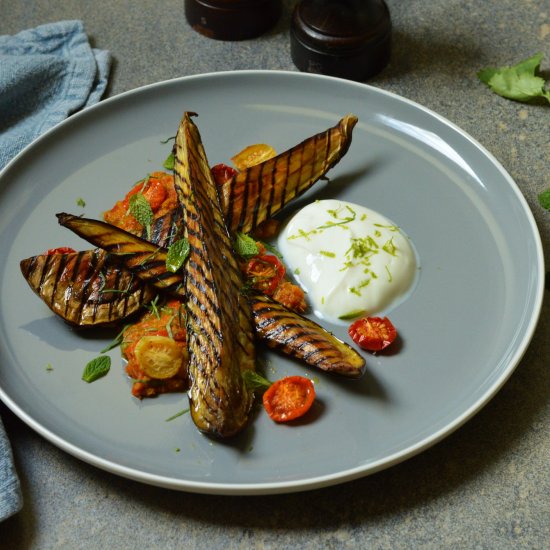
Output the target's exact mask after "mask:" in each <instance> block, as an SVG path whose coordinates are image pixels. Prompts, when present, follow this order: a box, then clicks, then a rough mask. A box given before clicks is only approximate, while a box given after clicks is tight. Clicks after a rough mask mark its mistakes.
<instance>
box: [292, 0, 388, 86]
mask: <svg viewBox="0 0 550 550" xmlns="http://www.w3.org/2000/svg"><path fill="white" fill-rule="evenodd" d="M391 27H392V25H391V18H390V12H389V9H388V7H387V5H386V3H385V2H384V0H301V1H300V2H299V3H298V4H297V5H296V7H295V9H294V12H293V15H292V23H291V28H290V52H291V56H292V60H293V61H294V64H295V65H296V67H298V69H300V70H301V71H304V72H309V73H320V74H326V75H330V76H337V77H340V78H347V79H349V80H357V81H363V80H367V79H368V78H370V77H372V76H374V75H375V74H377V73H378V72H380V71H381V70H382V69H383V68H384V67H385V66H386V65H387V63H388V61H389V59H390V49H391Z"/></svg>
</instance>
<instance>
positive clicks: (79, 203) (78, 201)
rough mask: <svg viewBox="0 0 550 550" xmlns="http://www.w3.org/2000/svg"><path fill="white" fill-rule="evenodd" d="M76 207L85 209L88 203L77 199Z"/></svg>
mask: <svg viewBox="0 0 550 550" xmlns="http://www.w3.org/2000/svg"><path fill="white" fill-rule="evenodd" d="M76 205H77V206H80V207H82V208H84V207H85V206H86V201H85V200H84V199H83V198H81V197H80V198H78V199H76Z"/></svg>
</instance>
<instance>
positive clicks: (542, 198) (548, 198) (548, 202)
mask: <svg viewBox="0 0 550 550" xmlns="http://www.w3.org/2000/svg"><path fill="white" fill-rule="evenodd" d="M538 198H539V204H540V205H541V206H542V207H543V208H545V209H546V210H548V211H550V188H548V189H546V190H545V191H543V192H542V193H539V195H538Z"/></svg>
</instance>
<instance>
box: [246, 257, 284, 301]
mask: <svg viewBox="0 0 550 550" xmlns="http://www.w3.org/2000/svg"><path fill="white" fill-rule="evenodd" d="M285 272H286V270H285V266H284V265H283V264H282V263H281V261H280V260H279V258H277V256H273V255H272V254H261V255H259V256H254V258H252V259H251V260H249V262H248V264H247V266H246V276H247V278H248V279H251V281H252V286H253V287H254V288H255V289H256V290H259V291H261V292H263V293H264V294H267V295H268V296H271V295H272V294H273V293H274V292H275V289H276V288H277V287H278V286H279V283H280V282H281V281H282V279H283V277H284V276H285Z"/></svg>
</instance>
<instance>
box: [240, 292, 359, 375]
mask: <svg viewBox="0 0 550 550" xmlns="http://www.w3.org/2000/svg"><path fill="white" fill-rule="evenodd" d="M247 300H248V304H249V306H250V308H251V310H252V316H253V319H254V324H255V326H256V337H257V338H259V339H260V340H261V341H263V342H264V343H265V344H267V346H268V347H269V348H271V349H273V350H276V351H279V352H281V353H284V354H285V355H287V356H291V357H294V358H295V359H298V360H301V361H304V362H305V363H307V364H308V365H311V366H313V367H317V368H319V369H321V370H324V371H327V372H332V373H336V374H340V375H342V376H346V377H348V378H360V377H361V376H362V374H363V372H364V367H365V360H364V359H363V357H362V356H361V355H359V353H357V352H356V351H355V350H354V349H353V348H352V347H351V346H348V344H346V343H345V342H342V341H341V340H340V339H338V338H336V336H334V335H333V334H332V333H330V332H329V331H327V330H325V329H324V328H323V327H321V326H320V325H318V324H317V323H315V322H314V321H312V320H311V319H308V318H307V317H303V316H302V315H299V314H298V313H295V312H293V311H290V310H288V309H286V308H285V307H284V306H283V305H282V304H279V303H278V302H275V301H274V300H272V299H271V298H269V297H268V296H265V295H264V294H260V293H247Z"/></svg>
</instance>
